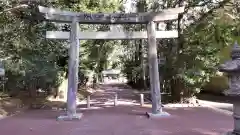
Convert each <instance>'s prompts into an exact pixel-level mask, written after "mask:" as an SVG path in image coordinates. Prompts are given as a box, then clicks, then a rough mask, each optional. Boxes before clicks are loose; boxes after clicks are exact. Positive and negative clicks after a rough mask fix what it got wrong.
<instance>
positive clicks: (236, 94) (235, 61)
mask: <svg viewBox="0 0 240 135" xmlns="http://www.w3.org/2000/svg"><path fill="white" fill-rule="evenodd" d="M231 58H232V60H229V61H227V62H225V63H224V64H221V65H220V66H219V71H221V72H225V73H227V74H228V77H229V89H228V90H227V91H226V92H225V94H226V95H227V96H229V97H231V98H232V99H234V100H235V101H240V47H239V45H238V44H237V42H235V44H234V46H233V48H232V52H231ZM233 120H234V129H233V131H232V132H229V133H227V135H240V103H238V102H234V103H233Z"/></svg>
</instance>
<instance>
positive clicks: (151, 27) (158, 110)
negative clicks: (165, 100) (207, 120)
mask: <svg viewBox="0 0 240 135" xmlns="http://www.w3.org/2000/svg"><path fill="white" fill-rule="evenodd" d="M147 35H148V65H149V76H150V90H151V98H152V112H151V113H149V112H147V115H148V117H149V118H161V117H166V116H169V114H168V113H167V112H163V110H162V104H161V92H160V80H159V68H158V58H157V40H156V27H155V23H154V22H153V21H150V22H149V23H148V24H147Z"/></svg>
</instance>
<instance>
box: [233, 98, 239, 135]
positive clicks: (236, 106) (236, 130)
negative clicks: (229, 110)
mask: <svg viewBox="0 0 240 135" xmlns="http://www.w3.org/2000/svg"><path fill="white" fill-rule="evenodd" d="M233 119H234V129H233V133H235V134H236V135H240V104H239V103H234V104H233Z"/></svg>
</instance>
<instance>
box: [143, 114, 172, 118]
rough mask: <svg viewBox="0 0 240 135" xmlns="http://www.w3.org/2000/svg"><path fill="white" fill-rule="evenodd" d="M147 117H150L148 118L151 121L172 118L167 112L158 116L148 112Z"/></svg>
mask: <svg viewBox="0 0 240 135" xmlns="http://www.w3.org/2000/svg"><path fill="white" fill-rule="evenodd" d="M146 115H147V116H148V118H151V119H157V118H165V117H169V116H171V115H170V114H169V113H167V112H161V113H157V114H153V113H149V112H147V113H146Z"/></svg>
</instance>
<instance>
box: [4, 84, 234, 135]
mask: <svg viewBox="0 0 240 135" xmlns="http://www.w3.org/2000/svg"><path fill="white" fill-rule="evenodd" d="M115 92H117V93H118V96H119V98H120V100H121V101H122V102H120V103H119V105H118V106H117V107H114V106H113V102H112V100H113V98H112V93H115ZM92 98H93V100H92V101H93V104H92V106H93V108H92V109H90V110H86V109H81V112H83V114H84V116H83V118H82V119H81V120H80V121H67V122H66V121H56V120H55V118H56V116H58V115H59V114H60V113H62V112H59V111H52V110H51V111H50V110H36V111H29V112H26V113H25V114H19V115H17V116H13V117H10V118H7V119H4V120H1V121H0V134H1V135H5V134H6V135H43V134H44V135H54V134H56V135H219V133H220V134H221V133H224V132H227V131H229V130H231V129H232V127H233V122H232V117H231V116H229V115H226V114H223V113H220V112H217V111H214V110H212V109H209V108H167V109H164V110H165V111H167V112H169V113H170V114H171V116H170V117H167V118H162V119H148V118H147V117H146V116H145V115H144V114H145V112H146V111H150V110H151V109H150V108H144V107H140V106H139V105H138V103H137V101H134V100H131V99H136V97H135V95H134V94H131V90H130V89H129V88H126V87H125V86H124V85H102V86H101V87H100V90H99V91H98V93H97V94H95V95H94V96H93V97H92ZM85 106H86V105H85Z"/></svg>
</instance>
